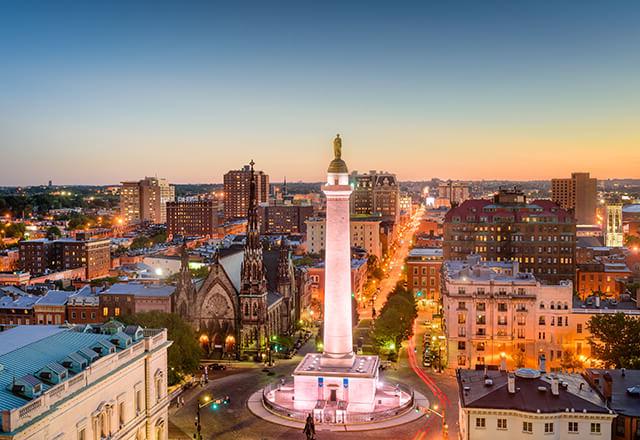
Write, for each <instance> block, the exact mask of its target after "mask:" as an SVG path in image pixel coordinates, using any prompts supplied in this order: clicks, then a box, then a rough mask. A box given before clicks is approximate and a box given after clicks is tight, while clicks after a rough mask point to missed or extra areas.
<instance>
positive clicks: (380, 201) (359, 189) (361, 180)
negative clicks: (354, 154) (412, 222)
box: [349, 171, 400, 222]
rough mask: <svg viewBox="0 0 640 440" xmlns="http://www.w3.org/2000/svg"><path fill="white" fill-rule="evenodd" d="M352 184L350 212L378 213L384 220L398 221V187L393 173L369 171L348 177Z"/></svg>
mask: <svg viewBox="0 0 640 440" xmlns="http://www.w3.org/2000/svg"><path fill="white" fill-rule="evenodd" d="M349 180H350V182H351V184H352V185H353V193H352V194H351V204H350V206H351V213H352V214H356V215H380V216H382V217H383V219H384V220H391V221H393V222H398V220H399V218H400V187H399V185H398V180H397V178H396V175H395V174H392V173H387V172H386V171H381V172H377V171H369V173H364V174H358V172H357V171H353V172H352V173H351V175H350V177H349Z"/></svg>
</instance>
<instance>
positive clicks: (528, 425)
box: [522, 422, 533, 434]
mask: <svg viewBox="0 0 640 440" xmlns="http://www.w3.org/2000/svg"><path fill="white" fill-rule="evenodd" d="M522 432H526V433H528V434H531V433H533V423H532V422H522Z"/></svg>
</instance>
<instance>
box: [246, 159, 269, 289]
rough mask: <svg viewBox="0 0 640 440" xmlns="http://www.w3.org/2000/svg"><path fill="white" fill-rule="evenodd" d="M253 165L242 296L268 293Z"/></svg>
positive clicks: (251, 163)
mask: <svg viewBox="0 0 640 440" xmlns="http://www.w3.org/2000/svg"><path fill="white" fill-rule="evenodd" d="M249 165H251V183H250V186H249V208H248V211H247V238H246V242H245V245H244V260H243V262H242V274H241V275H242V285H241V292H240V293H241V294H243V295H260V294H262V293H264V292H266V284H267V282H266V278H265V275H264V263H263V260H262V244H261V243H260V232H259V230H258V194H257V185H256V175H255V172H254V169H253V166H254V165H255V162H254V161H253V160H252V161H251V162H250V163H249Z"/></svg>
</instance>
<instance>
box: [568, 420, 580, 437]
mask: <svg viewBox="0 0 640 440" xmlns="http://www.w3.org/2000/svg"><path fill="white" fill-rule="evenodd" d="M569 432H572V433H574V434H577V433H578V422H569Z"/></svg>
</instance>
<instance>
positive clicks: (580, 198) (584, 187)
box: [551, 173, 598, 225]
mask: <svg viewBox="0 0 640 440" xmlns="http://www.w3.org/2000/svg"><path fill="white" fill-rule="evenodd" d="M597 184H598V180H597V179H595V178H592V177H589V173H571V178H569V179H552V180H551V199H552V200H553V201H554V202H556V203H557V204H558V205H560V206H561V207H562V208H565V209H569V210H571V211H573V216H574V218H575V219H576V223H577V224H579V225H594V224H596V204H597V194H598V193H597Z"/></svg>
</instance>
